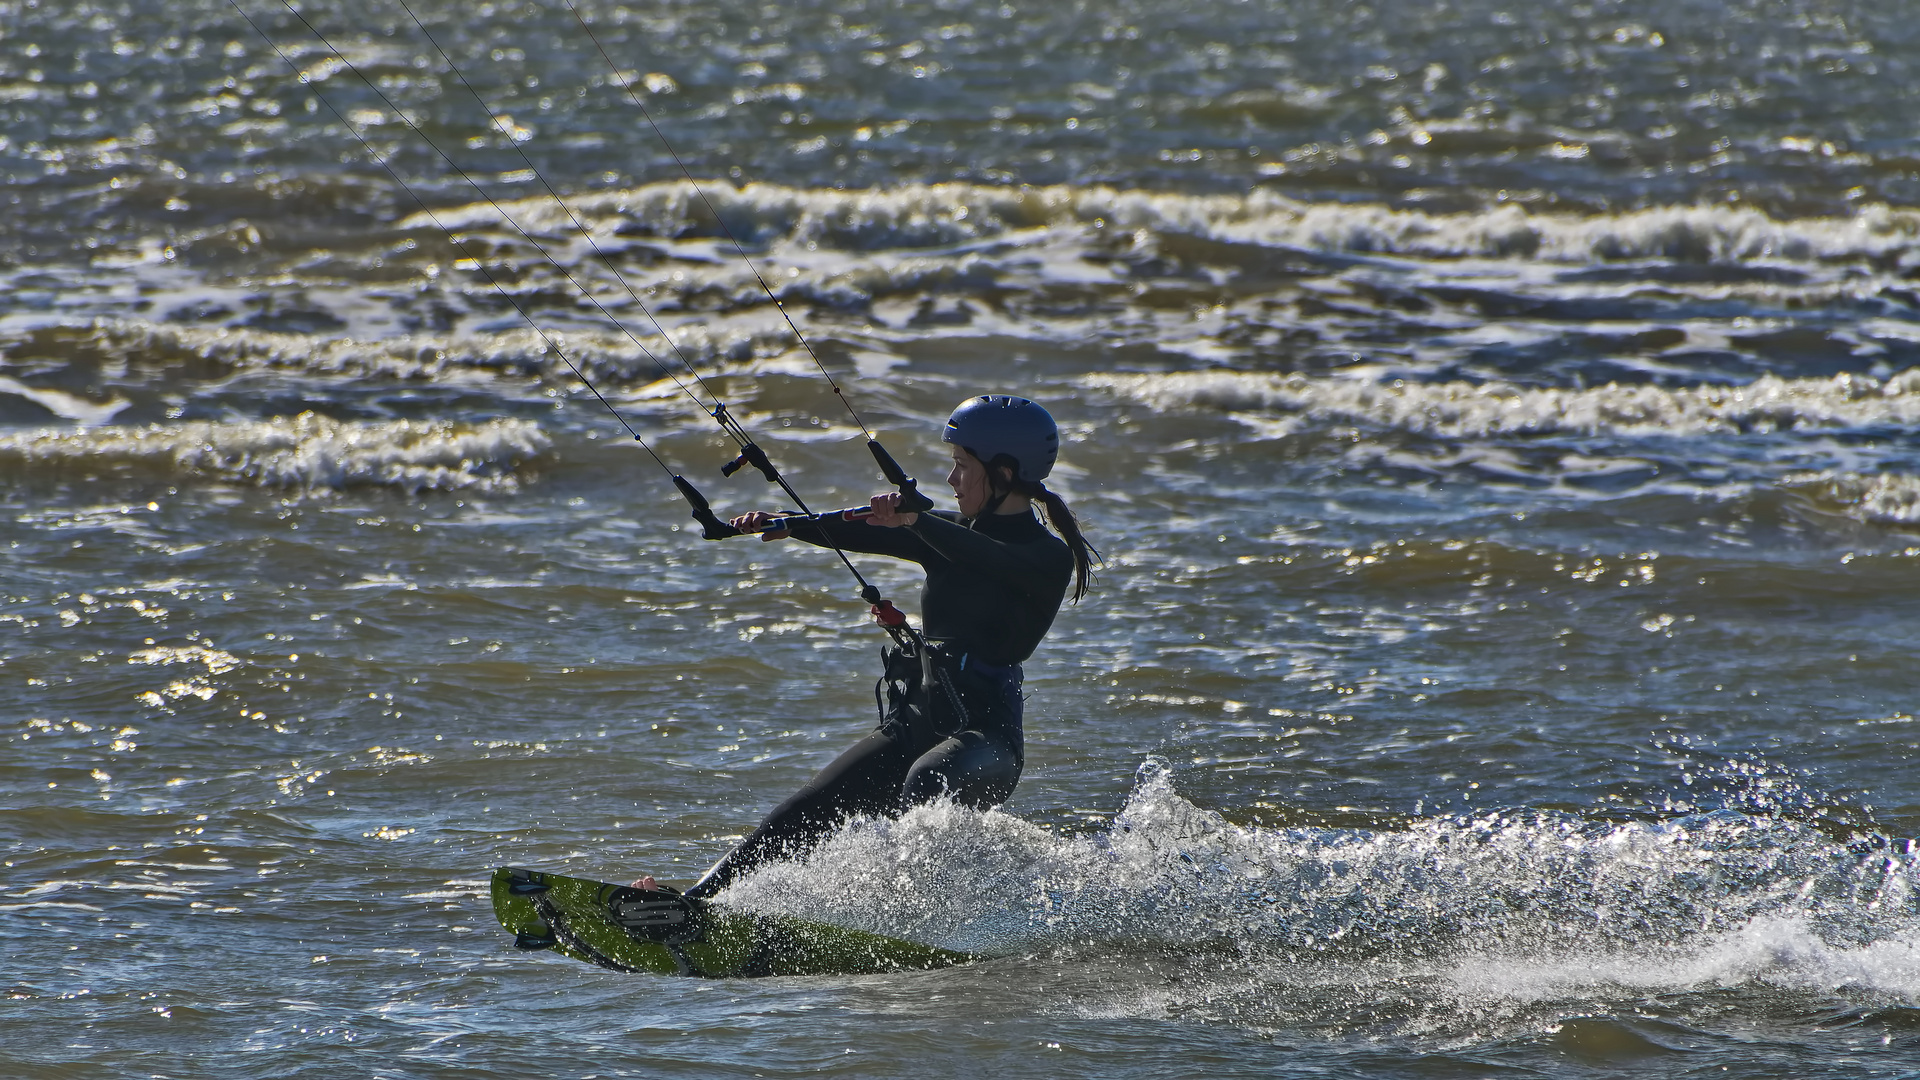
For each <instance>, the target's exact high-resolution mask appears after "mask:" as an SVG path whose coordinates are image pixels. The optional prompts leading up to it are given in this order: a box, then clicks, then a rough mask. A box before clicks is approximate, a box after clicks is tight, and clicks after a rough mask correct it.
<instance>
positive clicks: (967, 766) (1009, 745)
mask: <svg viewBox="0 0 1920 1080" xmlns="http://www.w3.org/2000/svg"><path fill="white" fill-rule="evenodd" d="M941 437H942V439H943V440H944V441H946V442H948V443H950V444H952V446H953V471H952V472H951V473H949V474H948V475H947V482H948V483H949V484H951V485H952V486H953V493H954V497H955V498H956V499H957V500H958V502H959V504H960V510H959V512H958V513H953V512H951V511H928V512H923V513H918V514H903V513H900V512H899V503H900V496H899V494H898V493H888V494H885V495H877V496H875V497H874V499H873V503H872V505H873V516H872V517H870V518H867V519H865V520H864V521H842V520H830V521H820V522H810V523H808V524H807V525H805V526H803V527H802V528H799V529H795V530H794V531H793V532H792V534H791V535H792V536H793V537H794V538H795V539H798V540H802V541H805V542H807V543H811V544H816V545H820V546H832V547H838V548H840V549H842V550H844V551H858V552H867V553H871V554H875V555H891V556H894V557H895V558H900V559H907V560H909V561H912V562H916V563H919V564H920V565H921V566H923V567H925V568H926V571H927V584H926V588H925V590H924V592H923V593H922V594H921V617H922V621H923V623H924V635H925V637H926V639H927V641H928V643H929V645H930V648H929V649H928V650H927V655H926V656H925V657H924V658H922V657H909V656H903V655H902V654H901V653H900V652H899V651H898V650H893V649H889V650H888V651H887V674H886V678H885V679H884V680H882V681H883V682H885V683H887V684H888V695H887V696H888V703H887V705H886V707H885V708H884V710H883V715H882V718H881V722H880V726H879V727H877V728H875V729H874V731H873V733H872V734H870V735H868V736H867V737H866V738H864V739H861V740H860V741H859V742H857V743H855V744H854V745H853V746H852V747H850V748H848V749H847V750H846V751H845V752H844V753H842V754H841V755H840V756H839V757H837V758H835V759H834V760H833V762H832V763H831V764H829V765H828V766H827V767H826V768H824V769H822V770H820V772H819V774H818V775H816V776H815V777H814V778H813V779H812V780H811V781H809V782H808V783H807V785H806V786H805V787H803V788H801V789H800V791H799V792H798V793H797V794H795V795H794V796H793V797H792V798H790V799H788V800H787V801H785V802H783V803H781V804H780V805H779V806H777V807H775V808H774V810H773V812H772V813H770V814H768V815H767V817H766V820H765V821H762V822H761V823H760V827H759V828H757V829H755V830H754V831H753V832H752V834H750V835H749V836H748V837H747V838H746V839H745V840H742V841H741V842H740V843H739V844H738V845H737V846H736V847H735V848H734V849H733V850H732V851H730V852H728V853H727V855H726V856H725V857H724V858H722V859H721V860H720V861H719V862H718V863H716V864H715V865H714V867H713V868H712V869H711V870H708V871H707V873H706V876H704V877H702V878H701V879H700V881H699V882H698V883H697V884H695V885H694V886H693V887H692V888H691V889H689V890H687V891H688V894H689V895H691V896H712V895H714V894H715V893H718V892H719V891H720V890H722V889H724V888H726V887H727V886H728V885H730V884H732V883H733V882H734V881H735V880H736V879H737V878H739V877H740V876H741V875H742V874H745V873H746V872H748V871H750V870H752V869H753V868H755V867H757V866H759V865H761V864H762V863H765V862H769V861H772V860H776V859H783V858H794V857H797V856H800V855H803V854H805V853H806V851H807V850H808V849H810V848H811V847H812V846H813V845H814V844H815V843H817V842H818V841H819V840H820V839H822V838H823V837H825V836H826V835H827V834H829V833H831V832H832V831H833V830H834V829H835V828H836V827H837V826H838V825H839V824H840V822H841V821H842V820H844V819H845V818H846V817H847V816H849V815H853V814H866V815H874V816H888V817H891V816H895V815H898V814H900V813H901V812H902V811H904V810H905V809H906V808H908V807H910V806H914V805H917V804H920V803H924V802H927V801H930V800H932V799H936V798H939V797H941V796H947V797H951V798H952V799H954V800H955V801H956V802H960V803H963V804H965V805H968V806H974V807H979V808H981V809H985V808H987V807H990V806H996V805H998V804H1000V803H1002V802H1005V801H1006V800H1007V797H1008V796H1010V795H1012V794H1013V788H1014V785H1015V784H1016V783H1018V782H1019V779H1020V768H1021V764H1022V761H1023V759H1024V740H1023V735H1022V731H1021V694H1020V679H1021V673H1020V664H1021V663H1022V662H1023V661H1025V660H1026V659H1027V657H1029V656H1031V655H1033V650H1034V648H1035V647H1036V646H1038V645H1039V644H1040V639H1041V638H1042V637H1044V636H1046V632H1047V628H1048V627H1049V626H1051V625H1052V624H1053V617H1054V615H1055V614H1056V613H1058V612H1059V610H1060V604H1061V602H1062V601H1063V600H1064V599H1065V597H1066V595H1067V590H1068V588H1069V587H1070V586H1071V588H1072V590H1073V598H1074V599H1075V600H1078V599H1080V597H1081V596H1082V595H1084V594H1085V593H1086V590H1087V582H1088V575H1089V573H1090V571H1091V567H1092V564H1093V561H1094V559H1096V558H1098V557H1099V553H1098V552H1096V551H1094V550H1093V548H1092V547H1091V546H1089V545H1088V544H1087V541H1086V538H1085V537H1083V536H1082V535H1081V533H1080V528H1079V525H1078V524H1077V523H1076V522H1075V520H1074V516H1073V511H1072V510H1070V509H1068V507H1067V504H1066V502H1065V500H1063V499H1061V498H1060V496H1059V495H1057V494H1055V493H1054V492H1052V491H1049V490H1048V489H1047V487H1046V485H1045V484H1044V483H1043V482H1042V481H1044V480H1045V479H1046V477H1047V475H1048V473H1050V472H1052V471H1053V464H1054V459H1055V457H1056V455H1057V454H1058V452H1059V445H1060V435H1059V429H1058V428H1057V427H1056V426H1055V424H1054V422H1053V417H1052V416H1050V415H1048V413H1047V411H1046V410H1045V409H1043V408H1041V407H1040V406H1039V405H1036V404H1035V403H1033V402H1031V401H1028V400H1027V399H1025V398H1017V397H1007V396H1003V395H994V396H983V397H977V398H973V399H971V400H969V401H967V402H966V403H965V404H963V405H961V406H960V408H959V409H957V410H955V411H954V414H953V416H952V417H951V418H950V419H949V420H948V421H947V426H946V429H945V431H944V432H943V433H942V436H941ZM1035 501H1038V502H1040V503H1041V504H1042V505H1043V506H1045V508H1046V511H1047V521H1048V522H1049V523H1050V524H1051V525H1052V526H1053V528H1054V529H1055V530H1057V531H1058V532H1059V533H1060V535H1059V536H1055V535H1054V534H1053V533H1050V532H1048V531H1047V529H1046V528H1045V527H1044V526H1042V525H1041V524H1040V521H1039V519H1038V518H1036V517H1035V516H1034V512H1033V503H1034V502H1035ZM772 516H773V515H770V514H766V513H753V514H747V515H744V516H742V517H740V518H736V519H735V520H734V522H733V524H734V526H735V527H736V528H740V529H742V530H743V531H757V530H758V529H759V528H760V527H761V526H762V525H763V524H764V523H765V522H766V521H767V520H769V519H770V518H771V517H772ZM762 535H763V538H764V539H768V540H777V539H780V538H782V537H784V536H787V535H789V534H788V533H784V532H772V533H763V534H762ZM647 884H648V885H650V884H651V880H650V879H649V880H648V882H647Z"/></svg>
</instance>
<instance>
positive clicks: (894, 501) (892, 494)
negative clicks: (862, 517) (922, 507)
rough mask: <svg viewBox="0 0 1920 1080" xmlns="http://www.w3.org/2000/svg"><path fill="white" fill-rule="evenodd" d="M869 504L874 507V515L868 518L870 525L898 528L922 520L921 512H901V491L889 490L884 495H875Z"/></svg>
mask: <svg viewBox="0 0 1920 1080" xmlns="http://www.w3.org/2000/svg"><path fill="white" fill-rule="evenodd" d="M867 505H869V506H871V507H873V516H872V517H870V518H868V519H867V524H869V525H879V526H881V527H883V528H888V529H898V528H900V527H901V526H902V525H911V524H913V523H914V522H916V521H918V520H920V515H919V514H903V513H901V512H900V493H899V492H897V491H889V492H887V493H886V494H884V495H875V496H874V497H873V499H872V501H870V502H869V503H868V504H867Z"/></svg>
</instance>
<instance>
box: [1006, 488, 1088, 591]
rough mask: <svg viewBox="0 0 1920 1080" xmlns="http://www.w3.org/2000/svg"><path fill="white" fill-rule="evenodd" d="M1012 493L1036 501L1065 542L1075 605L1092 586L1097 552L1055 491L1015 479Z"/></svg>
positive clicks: (1065, 503) (1076, 519) (1069, 509)
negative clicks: (1070, 553)
mask: <svg viewBox="0 0 1920 1080" xmlns="http://www.w3.org/2000/svg"><path fill="white" fill-rule="evenodd" d="M1012 487H1013V490H1014V491H1015V492H1017V493H1019V494H1021V495H1025V496H1026V497H1027V498H1029V499H1038V500H1040V504H1041V505H1042V506H1045V507H1046V508H1047V524H1048V525H1051V526H1053V531H1054V532H1057V533H1059V534H1060V538H1061V539H1063V540H1065V541H1066V542H1067V547H1068V549H1069V550H1071V551H1072V552H1073V599H1074V602H1075V603H1078V602H1079V601H1080V598H1081V597H1083V596H1085V595H1087V589H1088V588H1089V587H1091V586H1092V584H1093V567H1094V564H1095V563H1098V562H1099V561H1100V552H1099V550H1098V549H1097V548H1095V547H1094V546H1093V545H1092V544H1089V543H1087V537H1086V534H1085V533H1082V532H1081V531H1080V521H1079V519H1078V518H1075V517H1074V516H1073V508H1072V507H1069V506H1068V505H1067V500H1065V499H1063V498H1061V497H1060V495H1059V493H1058V492H1055V491H1052V490H1049V489H1048V487H1047V485H1046V484H1044V483H1042V482H1041V481H1039V480H1015V481H1014V482H1013V485H1012Z"/></svg>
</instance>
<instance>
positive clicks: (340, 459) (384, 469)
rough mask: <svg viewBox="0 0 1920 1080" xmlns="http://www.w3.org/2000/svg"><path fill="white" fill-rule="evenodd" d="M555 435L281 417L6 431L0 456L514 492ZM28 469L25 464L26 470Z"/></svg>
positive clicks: (58, 467)
mask: <svg viewBox="0 0 1920 1080" xmlns="http://www.w3.org/2000/svg"><path fill="white" fill-rule="evenodd" d="M549 444H550V442H549V440H548V438H547V436H546V435H545V434H544V433H543V432H542V431H541V430H540V428H539V426H538V425H536V424H533V423H530V422H528V421H525V420H491V421H487V422H485V423H480V424H459V423H454V422H451V421H445V420H434V421H421V420H391V421H386V422H354V421H344V420H334V419H330V418H328V417H325V416H320V415H318V414H316V413H310V412H308V413H301V414H300V415H298V416H292V417H283V418H279V419H274V420H260V421H240V422H232V423H215V422H211V421H192V422H188V423H183V424H174V425H165V426H162V425H154V426H152V427H144V428H132V427H125V428H117V427H103V428H93V429H90V430H85V431H67V430H60V431H38V432H29V433H25V434H15V435H0V461H13V462H17V463H19V464H21V465H22V466H25V467H26V469H27V470H30V471H32V472H35V473H46V472H53V471H65V470H85V471H86V472H88V473H89V474H94V473H98V472H101V471H104V470H115V471H121V472H127V473H137V472H141V471H149V472H159V473H161V474H164V475H167V476H170V477H171V476H185V477H211V478H217V479H223V480H235V481H245V482H250V483H253V484H257V485H259V486H262V487H293V488H302V489H305V490H308V491H321V490H327V489H336V488H344V487H351V486H360V485H371V486H377V487H395V488H400V489H402V490H405V491H408V492H417V491H456V490H464V489H469V488H471V489H477V490H511V489H512V488H514V487H516V486H518V483H519V479H518V475H517V471H518V470H519V469H520V468H521V466H523V465H524V464H525V463H526V462H528V461H530V460H531V459H533V458H535V457H538V456H539V455H540V454H541V453H543V452H545V451H546V449H547V448H548V446H549ZM23 471H24V470H23Z"/></svg>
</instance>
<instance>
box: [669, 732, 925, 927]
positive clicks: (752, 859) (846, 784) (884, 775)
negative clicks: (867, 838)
mask: <svg viewBox="0 0 1920 1080" xmlns="http://www.w3.org/2000/svg"><path fill="white" fill-rule="evenodd" d="M887 731H888V729H887V728H880V729H877V730H875V731H874V732H873V733H872V734H871V735H868V736H867V737H866V738H864V739H861V740H860V741H859V742H857V743H854V744H853V745H852V746H850V747H848V748H847V749H846V751H845V752H843V753H842V754H841V755H840V756H839V757H837V758H834V759H833V762H832V764H830V765H828V766H827V767H826V768H824V769H821V770H820V771H819V773H817V774H815V776H814V778H813V779H812V780H809V781H807V786H805V787H803V788H801V789H800V790H799V791H797V792H795V793H794V795H793V797H792V798H790V799H788V800H787V801H786V802H783V803H781V804H780V805H779V806H776V807H774V808H773V812H772V813H770V814H768V815H767V816H766V820H764V821H762V822H761V823H760V827H759V828H757V829H755V830H753V832H751V833H749V834H748V835H747V838H746V839H745V840H742V841H740V843H738V844H737V845H735V846H734V849H733V850H732V851H729V852H727V854H726V856H725V857H723V858H722V859H721V860H720V861H719V862H717V863H715V864H714V865H713V869H711V870H708V871H707V872H706V874H705V876H703V877H702V878H701V879H700V880H699V882H698V883H697V884H695V885H694V886H693V887H692V888H690V889H688V890H687V895H689V896H712V895H714V894H715V893H718V892H719V891H720V890H722V889H724V888H726V887H727V886H728V885H731V884H733V882H734V881H735V880H736V879H738V878H739V877H740V876H741V875H743V874H745V873H747V872H748V871H750V870H753V869H754V868H756V867H758V866H760V865H761V864H762V863H767V862H773V861H775V860H779V859H791V858H794V857H796V856H799V855H803V854H805V853H806V852H807V850H808V849H810V848H812V847H813V845H814V844H816V843H818V842H819V841H820V840H821V839H823V838H824V837H826V836H827V835H828V834H829V833H831V832H832V831H833V830H834V829H835V828H836V827H838V826H839V824H840V822H841V821H842V820H843V819H845V818H846V817H847V816H848V815H851V814H866V815H871V816H874V817H883V816H884V817H892V816H895V815H897V814H899V813H900V784H901V781H902V780H903V779H904V778H905V777H906V775H907V770H908V769H909V768H911V767H912V765H913V763H914V758H915V757H916V756H917V755H918V753H919V750H920V749H921V747H924V745H925V744H924V743H923V744H921V746H919V747H916V746H912V745H909V744H908V743H907V741H906V740H905V739H896V738H894V737H893V736H892V735H889V734H888V733H887Z"/></svg>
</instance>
